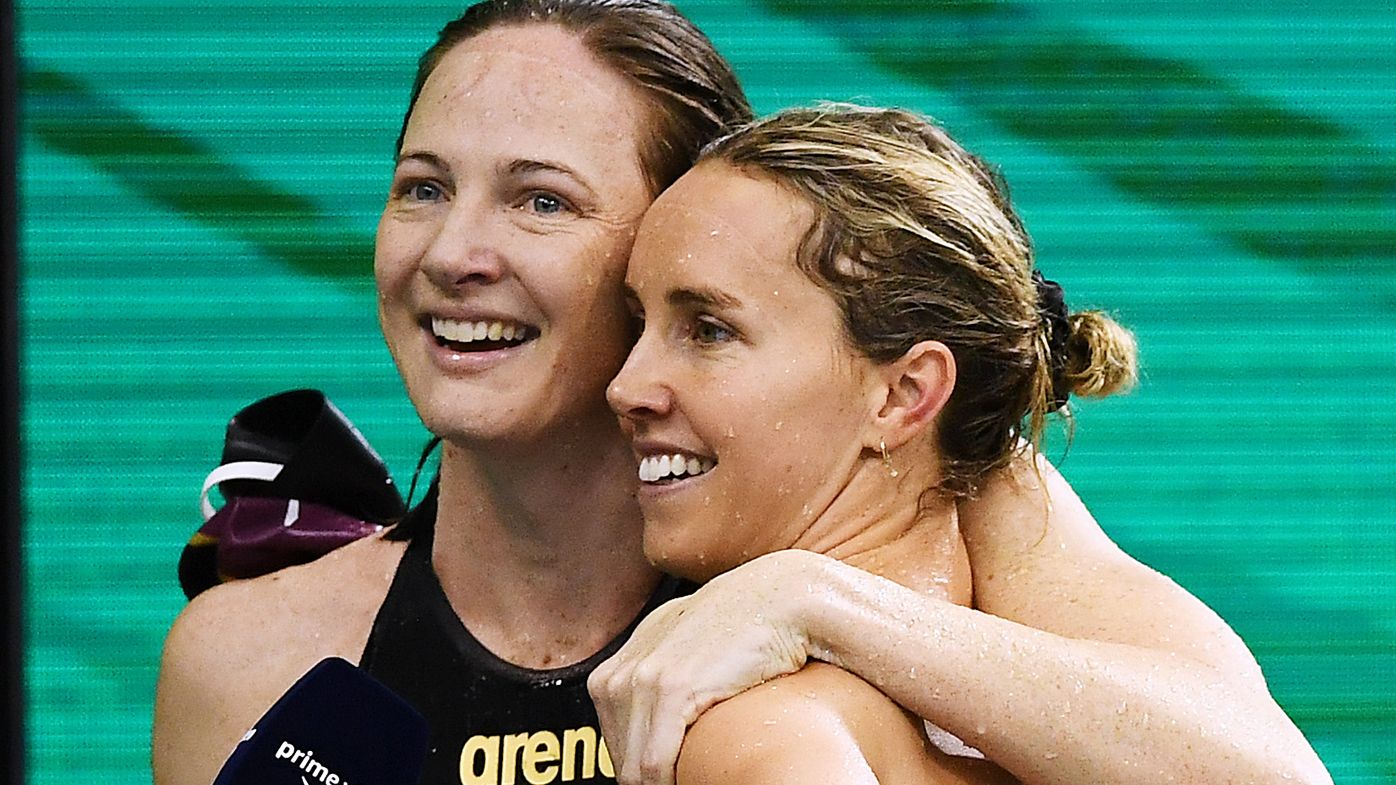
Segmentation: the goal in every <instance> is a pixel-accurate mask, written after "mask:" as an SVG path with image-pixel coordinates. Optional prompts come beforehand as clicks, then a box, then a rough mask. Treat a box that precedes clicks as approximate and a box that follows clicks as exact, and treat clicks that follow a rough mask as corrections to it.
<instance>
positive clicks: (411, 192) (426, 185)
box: [403, 180, 442, 202]
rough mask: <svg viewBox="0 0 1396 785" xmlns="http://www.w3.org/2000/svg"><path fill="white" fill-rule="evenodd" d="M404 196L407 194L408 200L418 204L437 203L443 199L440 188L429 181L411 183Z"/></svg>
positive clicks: (404, 190) (405, 189)
mask: <svg viewBox="0 0 1396 785" xmlns="http://www.w3.org/2000/svg"><path fill="white" fill-rule="evenodd" d="M403 194H405V195H406V196H407V198H409V199H412V200H413V201H417V202H435V201H437V200H439V199H440V198H441V197H442V191H441V188H440V186H438V185H437V184H436V183H433V182H430V181H428V180H418V181H417V182H414V183H409V184H408V185H407V187H406V188H404V189H403Z"/></svg>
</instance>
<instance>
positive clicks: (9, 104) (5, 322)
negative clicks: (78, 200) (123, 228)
mask: <svg viewBox="0 0 1396 785" xmlns="http://www.w3.org/2000/svg"><path fill="white" fill-rule="evenodd" d="M15 34H16V25H15V9H14V3H13V2H12V0H0V112H2V113H3V114H0V182H3V191H2V192H0V240H3V247H0V467H3V468H2V470H0V471H2V472H3V473H2V474H0V574H3V576H4V585H3V587H0V625H3V626H0V636H3V637H2V638H0V658H3V663H0V665H3V669H0V678H3V680H4V681H3V683H0V698H2V699H3V700H0V712H3V716H0V739H3V742H4V748H3V750H0V767H2V768H0V781H3V782H10V783H16V785H18V784H19V783H23V782H24V781H25V780H24V625H23V621H22V618H21V613H22V610H23V608H24V601H23V592H24V570H23V565H22V563H21V560H20V511H21V498H20V487H19V484H20V456H21V453H22V450H21V445H20V381H19V351H20V350H19V329H20V325H19V194H18V189H19V186H18V182H17V180H18V176H19V174H18V173H19V165H18V164H19V111H20V97H19V58H18V56H17V46H16V43H15Z"/></svg>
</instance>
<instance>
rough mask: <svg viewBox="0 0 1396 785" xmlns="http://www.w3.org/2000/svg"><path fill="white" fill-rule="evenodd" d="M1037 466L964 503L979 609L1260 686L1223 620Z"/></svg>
mask: <svg viewBox="0 0 1396 785" xmlns="http://www.w3.org/2000/svg"><path fill="white" fill-rule="evenodd" d="M1038 465H1039V469H1038V470H1037V471H1034V469H1033V466H1032V463H1031V462H1029V461H1028V460H1026V459H1024V460H1021V461H1018V462H1016V463H1015V464H1014V465H1012V466H1010V467H1009V468H1007V469H1005V470H1002V471H1001V472H999V473H998V474H996V475H995V476H993V477H992V478H990V480H989V482H988V483H986V485H985V488H984V490H983V493H982V495H981V496H980V498H979V499H977V500H975V501H973V502H969V503H967V504H963V505H962V506H961V508H960V523H961V529H962V531H963V532H964V535H965V545H966V547H967V548H968V549H969V557H970V568H971V572H972V574H973V576H974V594H975V605H976V607H978V608H979V609H980V610H982V611H984V612H985V613H990V614H993V615H995V616H999V617H1001V618H1005V619H1009V620H1010V621H1016V622H1019V623H1021V624H1025V625H1028V626H1030V627H1034V628H1037V629H1040V630H1044V631H1046V632H1051V633H1054V634H1057V635H1063V636H1066V637H1071V638H1082V639H1087V640H1094V641H1100V642H1105V643H1120V644H1125V645H1133V646H1142V647H1146V648H1152V649H1158V650H1161V651H1169V652H1172V653H1175V654H1182V655H1184V656H1188V657H1191V658H1194V659H1196V660H1199V661H1202V662H1205V663H1207V664H1210V665H1214V666H1217V667H1220V668H1224V669H1226V670H1228V671H1229V672H1232V673H1243V674H1245V675H1246V676H1245V677H1246V678H1248V679H1249V680H1251V681H1253V682H1256V683H1257V685H1259V684H1261V683H1263V682H1260V680H1259V669H1258V668H1257V666H1256V665H1255V660H1254V658H1253V657H1251V655H1250V652H1249V650H1248V649H1246V647H1245V644H1244V643H1242V642H1241V640H1240V638H1238V637H1237V636H1236V634H1235V633H1234V632H1232V630H1231V628H1230V627H1228V626H1227V624H1226V622H1224V621H1222V619H1221V618H1220V617H1218V616H1217V615H1216V614H1215V613H1214V612H1213V611H1212V610H1211V609H1210V608H1208V607H1207V606H1206V605H1205V604H1203V603H1202V602H1201V601H1200V600H1198V599H1197V598H1196V597H1194V596H1193V595H1191V594H1190V593H1188V592H1187V591H1186V590H1185V589H1183V588H1182V587H1180V586H1179V585H1178V584H1176V583H1174V582H1173V581H1172V580H1171V579H1169V578H1168V577H1167V576H1165V575H1163V574H1161V573H1159V572H1157V571H1155V570H1153V569H1152V568H1150V567H1148V566H1147V565H1144V564H1142V563H1140V562H1139V561H1137V560H1135V559H1134V558H1133V557H1131V556H1130V555H1129V554H1127V553H1125V552H1124V551H1123V550H1121V549H1120V548H1119V547H1118V546H1117V545H1116V544H1115V543H1114V542H1113V541H1112V540H1111V539H1110V538H1109V537H1108V536H1107V535H1106V533H1105V532H1104V531H1103V530H1102V529H1101V527H1100V524H1099V523H1097V522H1096V520H1095V516H1093V515H1092V514H1091V512H1090V511H1089V510H1088V509H1087V508H1086V505H1085V504H1084V503H1083V502H1082V501H1081V499H1080V497H1078V496H1077V495H1076V492H1075V490H1073V489H1072V487H1071V485H1070V484H1069V483H1068V482H1067V481H1066V479H1065V478H1064V477H1063V476H1062V475H1061V474H1060V473H1059V472H1057V470H1056V469H1054V468H1053V467H1052V466H1051V465H1050V464H1048V463H1047V462H1046V461H1045V460H1040V459H1039V464H1038Z"/></svg>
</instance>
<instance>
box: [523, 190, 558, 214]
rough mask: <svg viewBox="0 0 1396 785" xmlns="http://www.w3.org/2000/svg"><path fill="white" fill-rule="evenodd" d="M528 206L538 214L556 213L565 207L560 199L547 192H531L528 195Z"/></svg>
mask: <svg viewBox="0 0 1396 785" xmlns="http://www.w3.org/2000/svg"><path fill="white" fill-rule="evenodd" d="M528 206H529V207H530V208H532V210H533V212H535V213H538V214H539V215H557V214H558V213H560V212H562V211H563V210H565V209H567V205H566V203H564V202H563V201H562V199H560V198H558V197H556V196H554V195H552V194H547V193H540V194H533V195H532V196H530V197H528Z"/></svg>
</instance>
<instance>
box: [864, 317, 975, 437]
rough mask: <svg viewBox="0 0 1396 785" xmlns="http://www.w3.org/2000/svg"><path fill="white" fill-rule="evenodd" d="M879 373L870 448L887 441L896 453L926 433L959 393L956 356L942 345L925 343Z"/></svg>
mask: <svg viewBox="0 0 1396 785" xmlns="http://www.w3.org/2000/svg"><path fill="white" fill-rule="evenodd" d="M878 373H879V375H880V384H879V386H878V388H877V390H876V394H877V395H878V396H879V400H877V401H876V402H875V403H876V404H877V408H876V411H877V415H876V416H875V417H874V418H873V420H872V422H871V423H869V425H870V431H871V432H870V439H871V442H870V443H869V445H868V446H869V448H876V447H877V446H878V443H879V441H885V443H886V445H887V447H888V449H895V448H897V447H900V446H901V445H903V444H905V443H907V442H908V441H910V440H912V439H914V438H915V437H917V436H919V435H920V434H922V433H923V432H925V430H926V429H927V428H929V427H930V425H931V423H933V422H934V421H935V418H936V416H937V415H939V414H940V411H941V410H942V409H944V408H945V403H946V401H949V400H950V393H951V392H953V391H954V389H955V355H953V354H951V353H950V349H949V347H947V346H946V345H945V344H943V343H941V342H940V341H922V342H920V343H918V344H916V345H915V346H913V347H911V348H910V349H907V350H906V354H903V355H902V356H901V357H900V358H898V359H897V360H895V361H893V362H890V363H887V364H886V365H883V366H880V367H879V370H878Z"/></svg>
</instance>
